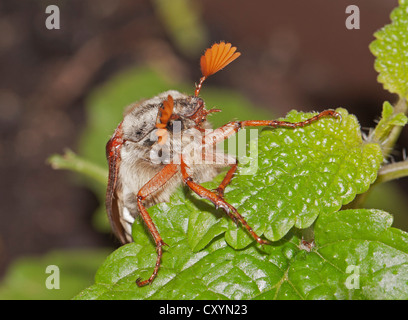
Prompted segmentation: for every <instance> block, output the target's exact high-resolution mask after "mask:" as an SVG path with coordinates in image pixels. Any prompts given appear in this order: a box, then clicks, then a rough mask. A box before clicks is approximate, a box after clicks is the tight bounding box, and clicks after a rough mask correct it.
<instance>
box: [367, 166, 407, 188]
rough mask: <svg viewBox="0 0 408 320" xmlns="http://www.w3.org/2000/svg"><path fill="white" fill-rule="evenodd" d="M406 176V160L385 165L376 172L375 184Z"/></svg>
mask: <svg viewBox="0 0 408 320" xmlns="http://www.w3.org/2000/svg"><path fill="white" fill-rule="evenodd" d="M406 176H408V160H404V161H400V162H394V163H390V164H387V165H385V166H383V167H381V169H380V170H379V171H378V177H377V180H376V181H375V184H380V183H383V182H387V181H390V180H394V179H399V178H402V177H406Z"/></svg>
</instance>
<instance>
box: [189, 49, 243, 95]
mask: <svg viewBox="0 0 408 320" xmlns="http://www.w3.org/2000/svg"><path fill="white" fill-rule="evenodd" d="M236 51H237V48H236V47H233V46H232V45H231V43H228V42H227V43H225V42H220V43H215V44H213V45H212V47H211V48H209V49H207V50H205V53H204V54H203V55H202V56H201V60H200V66H201V73H202V75H203V76H202V77H201V78H200V82H199V83H198V84H197V85H196V89H195V92H194V95H195V96H196V97H197V96H198V95H199V93H200V90H201V87H202V85H203V82H204V81H205V79H207V78H208V77H209V76H211V75H212V74H214V73H216V72H217V71H220V70H221V69H223V68H225V67H226V66H227V65H228V64H230V63H231V62H232V61H234V60H235V59H236V58H238V57H239V56H240V55H241V53H239V52H236Z"/></svg>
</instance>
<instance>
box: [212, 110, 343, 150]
mask: <svg viewBox="0 0 408 320" xmlns="http://www.w3.org/2000/svg"><path fill="white" fill-rule="evenodd" d="M322 117H333V118H340V119H341V114H340V113H338V112H336V111H334V110H325V111H322V112H320V113H319V114H317V115H315V116H314V117H312V118H309V119H306V120H304V121H301V122H293V123H292V122H287V121H279V120H245V121H233V122H228V123H227V124H225V125H223V126H221V127H219V128H218V129H215V130H214V131H213V132H211V133H210V134H208V135H206V136H205V137H204V145H215V144H217V143H218V142H221V141H223V140H225V139H227V138H229V137H230V136H232V135H233V134H235V133H237V132H238V131H239V130H241V129H242V128H244V127H265V126H268V127H273V128H278V127H287V128H298V127H304V126H306V125H308V124H310V123H312V122H315V121H317V120H319V119H320V118H322Z"/></svg>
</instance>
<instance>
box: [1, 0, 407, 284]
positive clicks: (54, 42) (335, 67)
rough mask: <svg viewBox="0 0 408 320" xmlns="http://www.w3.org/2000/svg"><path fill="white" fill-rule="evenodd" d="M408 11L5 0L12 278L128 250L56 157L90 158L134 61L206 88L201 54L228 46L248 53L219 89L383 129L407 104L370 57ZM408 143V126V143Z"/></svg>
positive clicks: (379, 3)
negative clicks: (91, 144)
mask: <svg viewBox="0 0 408 320" xmlns="http://www.w3.org/2000/svg"><path fill="white" fill-rule="evenodd" d="M51 4H55V5H58V7H59V9H60V16H61V18H60V23H61V28H60V29H59V30H48V29H47V28H46V27H45V20H46V18H47V16H48V15H47V14H46V13H45V9H46V7H47V6H48V5H51ZM350 4H354V5H358V7H359V8H360V15H361V21H360V29H359V30H348V29H347V28H346V27H345V20H346V18H347V16H348V15H347V14H346V13H345V9H346V7H347V6H348V5H350ZM395 6H397V0H353V1H352V0H348V1H345V0H336V1H327V0H308V1H304V0H288V1H271V0H262V1H261V0H258V1H245V0H224V1H217V0H205V1H186V0H183V1H181V0H174V1H170V0H168V1H166V0H164V1H163V0H161V1H159V0H155V1H144V0H139V1H131V0H117V1H112V0H98V1H96V0H69V1H68V0H58V1H56V0H55V1H40V0H37V1H32V0H31V1H27V0H18V1H16V0H2V1H1V2H0V32H1V34H0V68H1V78H0V132H1V141H0V155H1V163H0V170H1V180H0V181H1V182H0V194H1V207H0V212H1V216H0V277H1V276H2V275H3V274H4V272H5V270H6V269H7V266H8V265H9V264H10V262H11V261H13V260H14V259H15V258H17V257H20V256H24V255H28V254H30V255H31V254H42V253H45V252H47V251H49V250H50V249H55V248H84V247H100V246H113V245H114V243H113V241H112V237H111V236H110V235H106V234H103V233H100V232H97V231H95V229H94V228H93V226H92V214H93V212H94V211H95V209H96V208H97V206H98V201H97V198H96V197H95V195H94V194H93V193H92V192H91V191H89V190H88V189H87V188H84V187H81V186H80V185H78V184H74V183H71V182H72V181H71V180H70V177H71V176H70V174H69V173H67V172H63V171H54V170H52V169H51V168H50V166H49V165H47V164H46V159H47V158H48V157H49V156H50V155H51V154H53V153H62V152H63V150H64V148H66V147H69V148H71V149H72V150H74V151H75V150H76V147H77V142H78V138H79V136H80V134H81V132H82V131H83V129H84V128H85V125H86V123H87V118H86V114H85V111H84V101H85V99H86V97H87V95H88V94H89V92H91V91H92V89H93V88H95V87H96V86H98V85H100V84H102V83H104V82H105V81H107V80H108V79H109V78H111V77H112V76H114V75H115V74H117V73H119V72H121V71H123V70H126V69H127V68H129V67H130V66H135V65H147V64H149V65H152V64H153V65H154V66H155V67H156V68H161V69H162V70H163V71H164V72H168V74H169V77H174V78H181V79H184V80H187V81H189V82H191V87H192V90H193V86H194V82H195V81H197V80H198V79H199V76H200V73H199V67H198V60H199V57H200V55H201V53H202V52H203V51H204V49H205V48H206V47H208V46H210V45H211V44H212V43H213V42H216V41H220V40H226V41H229V42H232V43H233V44H234V45H235V46H237V47H238V49H239V51H240V52H241V53H242V56H241V57H240V58H239V60H238V62H235V63H234V65H233V67H231V68H228V69H227V70H228V72H222V73H219V74H217V76H216V77H213V78H211V80H208V82H210V81H211V84H212V85H219V86H223V87H228V88H232V89H234V90H237V91H239V92H241V93H242V94H243V95H244V96H246V97H247V98H248V99H249V100H250V101H252V102H254V104H256V105H260V106H262V107H263V108H270V109H271V110H273V112H274V114H276V115H277V117H281V116H284V115H285V113H286V112H287V111H289V110H291V109H298V110H302V111H311V110H323V109H326V108H335V107H340V106H342V107H345V108H347V109H348V110H349V112H350V113H354V114H356V115H357V117H358V119H359V120H360V122H361V125H362V126H363V127H370V126H373V125H374V124H375V123H374V120H375V119H377V118H378V117H379V116H380V114H381V106H382V103H383V101H384V100H389V101H390V102H392V103H393V102H395V99H396V97H395V96H392V95H390V94H388V93H387V92H386V91H384V90H383V88H382V86H381V85H380V84H379V83H377V81H376V77H377V73H376V72H375V71H374V69H373V63H374V57H373V56H372V54H371V53H370V51H369V49H368V45H369V43H370V42H371V41H372V40H373V39H374V38H373V33H374V32H375V31H376V30H377V29H379V28H380V27H382V26H383V25H384V24H387V23H389V22H390V19H389V14H390V12H391V11H392V9H393V8H394V7H395ZM186 26H190V27H188V28H187V27H186ZM137 89H138V88H137V87H135V88H134V90H137ZM169 89H171V88H169ZM192 92H193V91H192ZM232 117H233V115H232ZM107 139H108V137H107ZM407 142H408V141H407V135H406V132H405V131H404V134H403V136H402V137H401V139H400V141H399V146H400V148H401V149H402V147H403V146H406V145H408V144H407ZM100 152H101V153H104V150H100ZM395 157H396V158H397V159H398V158H399V157H401V155H400V154H395ZM399 183H400V187H401V189H404V188H405V186H406V183H405V182H404V181H401V182H399Z"/></svg>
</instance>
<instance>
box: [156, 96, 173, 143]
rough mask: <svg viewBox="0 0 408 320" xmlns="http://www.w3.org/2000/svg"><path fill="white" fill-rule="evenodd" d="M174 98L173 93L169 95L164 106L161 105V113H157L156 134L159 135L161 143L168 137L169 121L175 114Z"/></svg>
mask: <svg viewBox="0 0 408 320" xmlns="http://www.w3.org/2000/svg"><path fill="white" fill-rule="evenodd" d="M173 107H174V100H173V97H172V96H171V95H168V96H167V100H164V101H163V106H162V107H160V109H159V113H158V114H157V121H156V128H157V129H158V130H157V131H156V135H157V136H158V137H159V138H158V142H159V144H164V143H165V142H166V139H167V135H168V132H167V130H166V127H167V123H168V122H169V120H170V118H171V116H172V114H173Z"/></svg>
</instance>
